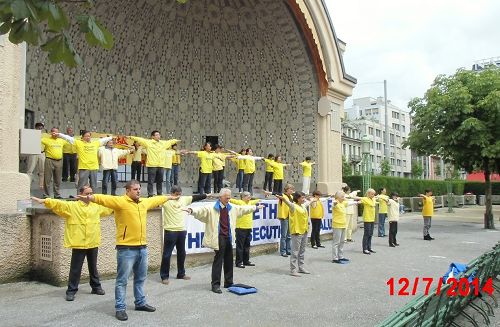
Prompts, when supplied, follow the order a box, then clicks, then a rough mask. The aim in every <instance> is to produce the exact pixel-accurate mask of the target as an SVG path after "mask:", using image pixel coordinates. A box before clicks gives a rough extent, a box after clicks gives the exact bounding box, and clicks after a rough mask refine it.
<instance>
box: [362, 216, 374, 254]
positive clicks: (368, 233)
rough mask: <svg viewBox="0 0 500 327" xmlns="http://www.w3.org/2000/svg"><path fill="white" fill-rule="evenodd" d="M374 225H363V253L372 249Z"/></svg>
mask: <svg viewBox="0 0 500 327" xmlns="http://www.w3.org/2000/svg"><path fill="white" fill-rule="evenodd" d="M373 226H374V223H373V222H371V223H367V222H365V223H364V230H363V251H366V250H371V249H372V236H373Z"/></svg>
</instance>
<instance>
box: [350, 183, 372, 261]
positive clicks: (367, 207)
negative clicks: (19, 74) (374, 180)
mask: <svg viewBox="0 0 500 327" xmlns="http://www.w3.org/2000/svg"><path fill="white" fill-rule="evenodd" d="M354 199H355V200H359V201H360V202H361V204H362V205H363V225H364V229H363V253H364V254H372V253H375V251H373V250H372V237H373V225H374V223H375V206H376V203H377V202H376V201H375V190H374V189H372V188H369V189H368V190H367V191H366V194H365V196H364V197H362V198H354Z"/></svg>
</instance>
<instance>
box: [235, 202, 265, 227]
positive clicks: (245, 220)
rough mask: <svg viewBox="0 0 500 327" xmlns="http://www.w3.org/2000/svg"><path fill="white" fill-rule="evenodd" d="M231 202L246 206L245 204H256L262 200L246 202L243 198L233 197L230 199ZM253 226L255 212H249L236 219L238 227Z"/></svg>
mask: <svg viewBox="0 0 500 327" xmlns="http://www.w3.org/2000/svg"><path fill="white" fill-rule="evenodd" d="M229 202H231V203H232V204H236V205H239V206H245V205H256V204H257V203H259V202H260V200H258V199H257V200H250V201H248V202H245V201H243V200H237V199H231V200H229ZM252 227H253V213H247V214H246V215H243V216H241V217H238V219H237V220H236V228H243V229H251V228H252Z"/></svg>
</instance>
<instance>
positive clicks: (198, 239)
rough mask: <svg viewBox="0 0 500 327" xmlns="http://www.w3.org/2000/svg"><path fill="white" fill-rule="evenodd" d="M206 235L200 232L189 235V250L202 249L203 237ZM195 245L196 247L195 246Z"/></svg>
mask: <svg viewBox="0 0 500 327" xmlns="http://www.w3.org/2000/svg"><path fill="white" fill-rule="evenodd" d="M204 235H205V233H204V232H198V233H188V234H187V246H188V249H192V248H195V249H198V248H201V247H202V246H201V244H202V242H203V236H204ZM193 243H194V246H193Z"/></svg>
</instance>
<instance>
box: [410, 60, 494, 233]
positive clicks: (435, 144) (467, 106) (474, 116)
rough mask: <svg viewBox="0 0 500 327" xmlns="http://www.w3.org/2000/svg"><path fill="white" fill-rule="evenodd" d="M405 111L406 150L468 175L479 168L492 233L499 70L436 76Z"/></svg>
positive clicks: (491, 69)
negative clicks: (408, 115) (409, 119)
mask: <svg viewBox="0 0 500 327" xmlns="http://www.w3.org/2000/svg"><path fill="white" fill-rule="evenodd" d="M409 107H410V108H411V110H412V114H413V130H412V131H411V132H410V134H409V137H408V140H407V142H406V143H405V146H409V147H411V148H412V149H413V150H415V151H417V153H419V154H423V155H431V154H437V155H440V156H441V157H442V158H443V159H444V160H446V161H447V162H451V163H452V164H453V165H455V166H456V167H463V168H464V169H465V170H467V171H468V172H471V171H473V170H474V169H475V168H477V167H480V169H481V170H482V171H483V172H484V177H485V181H486V183H485V187H486V190H485V195H486V212H485V215H484V227H485V228H487V229H494V228H495V225H494V220H493V210H492V203H491V181H490V175H491V174H492V173H494V172H498V171H499V167H500V128H499V126H500V69H499V68H496V67H488V68H486V69H485V70H483V71H481V72H473V71H467V70H464V69H460V70H458V71H457V72H456V73H455V74H454V75H451V76H445V75H439V76H438V77H436V79H435V80H434V82H433V84H432V85H431V87H430V88H429V89H428V90H427V92H426V93H425V95H424V97H423V98H415V99H412V100H411V101H410V103H409Z"/></svg>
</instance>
